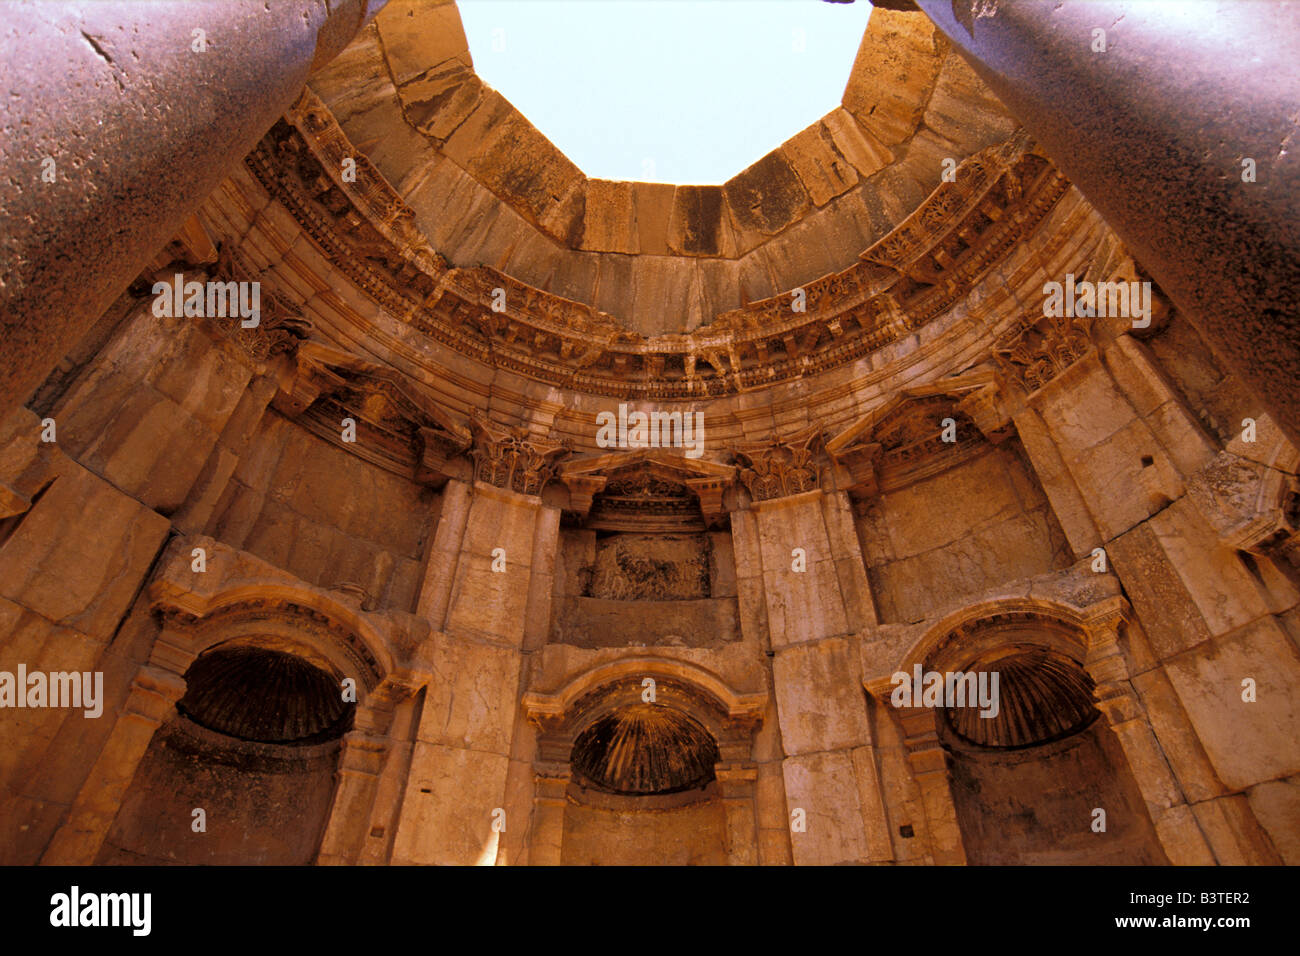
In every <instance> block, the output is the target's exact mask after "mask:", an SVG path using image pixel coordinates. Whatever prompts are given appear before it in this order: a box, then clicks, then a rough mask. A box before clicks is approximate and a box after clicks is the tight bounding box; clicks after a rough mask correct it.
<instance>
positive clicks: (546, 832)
mask: <svg viewBox="0 0 1300 956" xmlns="http://www.w3.org/2000/svg"><path fill="white" fill-rule="evenodd" d="M568 789H569V768H568V765H567V764H564V765H563V766H561V765H555V766H541V767H538V769H537V775H536V777H535V785H534V788H533V832H532V840H531V841H530V843H529V846H528V863H529V865H530V866H559V865H560V862H561V854H562V852H563V849H564V803H565V799H566V798H565V793H566V792H567V791H568Z"/></svg>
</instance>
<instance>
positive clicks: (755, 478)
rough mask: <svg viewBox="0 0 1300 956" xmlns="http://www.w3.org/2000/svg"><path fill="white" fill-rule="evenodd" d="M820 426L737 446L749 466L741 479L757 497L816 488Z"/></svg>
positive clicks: (739, 458) (818, 478) (743, 471)
mask: <svg viewBox="0 0 1300 956" xmlns="http://www.w3.org/2000/svg"><path fill="white" fill-rule="evenodd" d="M821 442H822V433H821V428H820V426H815V425H814V426H812V427H810V428H806V429H804V430H803V431H801V432H799V433H798V434H796V435H792V436H791V437H790V438H789V439H787V440H785V441H771V442H752V443H749V444H744V445H737V446H736V447H735V448H734V449H733V450H734V451H735V453H736V458H737V459H738V460H739V461H741V462H743V463H744V465H745V467H743V468H741V470H740V480H741V481H742V482H744V484H745V487H746V488H748V489H749V493H750V495H751V496H752V497H753V499H754V500H755V501H768V500H770V499H772V498H785V497H788V496H790V495H797V494H802V493H803V492H805V491H814V490H815V489H817V488H818V487H819V485H820V484H821V465H820V464H819V462H818V461H817V455H818V452H819V451H820V450H821Z"/></svg>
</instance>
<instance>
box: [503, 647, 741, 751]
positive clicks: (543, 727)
mask: <svg viewBox="0 0 1300 956" xmlns="http://www.w3.org/2000/svg"><path fill="white" fill-rule="evenodd" d="M647 681H649V683H647ZM646 704H650V706H652V707H658V708H667V709H668V710H671V711H675V712H676V713H677V714H680V715H684V716H685V717H687V718H689V719H690V721H691V722H693V723H694V724H696V725H698V726H699V727H701V728H703V729H704V730H705V731H707V733H708V735H709V736H710V737H712V739H713V741H714V743H716V745H717V761H718V763H717V766H718V767H719V768H722V767H724V766H726V767H732V766H741V765H747V764H750V763H751V761H752V760H753V748H754V734H755V733H756V732H757V730H758V728H759V726H760V725H761V724H762V722H763V712H764V710H765V709H766V706H767V694H766V693H741V692H737V691H735V690H733V689H732V688H731V687H729V686H727V685H726V684H725V683H723V682H722V681H721V680H720V679H719V678H718V677H717V676H716V675H714V674H712V673H711V672H708V671H705V670H704V669H703V668H700V667H698V666H696V665H694V664H688V663H686V662H684V661H676V660H672V659H670V658H649V657H648V658H627V659H624V660H621V661H618V662H615V663H612V664H607V665H604V666H601V667H598V668H596V669H594V670H592V671H589V672H587V673H584V674H581V675H579V676H578V677H576V678H574V679H573V680H572V681H570V682H569V683H568V684H567V685H566V686H564V687H562V688H560V689H559V690H558V691H555V692H550V693H548V692H542V691H529V692H528V693H526V694H524V698H523V707H524V714H525V716H526V717H527V718H528V720H529V721H530V722H531V723H532V724H533V725H534V726H536V727H537V729H538V732H539V733H538V741H537V744H538V746H537V762H538V765H539V770H540V768H542V767H547V766H550V767H564V768H567V767H568V766H569V761H570V758H571V757H572V756H573V754H574V743H575V742H576V741H577V739H578V737H579V736H580V735H581V734H582V733H583V731H585V730H587V729H588V728H590V727H593V726H595V725H596V724H598V723H599V722H601V721H602V720H603V719H605V718H608V717H612V716H614V715H618V714H621V713H622V714H626V713H629V712H638V711H641V710H643V709H644V706H645V705H646ZM664 726H665V727H666V728H669V729H671V728H673V727H677V726H678V724H676V723H674V722H672V721H665V722H664Z"/></svg>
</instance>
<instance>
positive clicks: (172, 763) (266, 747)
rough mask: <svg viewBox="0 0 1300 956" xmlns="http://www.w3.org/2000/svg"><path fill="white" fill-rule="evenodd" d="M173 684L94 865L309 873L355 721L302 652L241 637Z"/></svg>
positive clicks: (312, 657)
mask: <svg viewBox="0 0 1300 956" xmlns="http://www.w3.org/2000/svg"><path fill="white" fill-rule="evenodd" d="M184 680H185V685H186V686H185V693H184V695H183V696H182V697H181V699H180V700H179V701H178V702H177V705H176V708H175V710H174V712H173V713H172V714H171V715H170V716H169V717H168V718H167V719H166V720H165V721H164V722H163V724H162V726H160V727H159V728H158V730H157V731H156V732H155V733H154V735H153V737H152V739H151V740H150V742H149V746H148V749H147V750H146V751H145V754H144V756H143V758H142V759H141V761H140V764H139V766H138V767H137V769H136V772H135V775H134V777H133V778H132V781H131V784H130V786H129V787H128V788H127V791H126V794H125V796H124V798H123V801H122V805H121V809H120V810H119V811H118V814H117V816H116V817H115V818H114V820H113V824H112V826H111V827H110V829H109V832H108V836H107V838H106V839H105V842H104V844H103V846H102V847H101V849H100V852H99V856H98V860H97V862H99V863H145V864H166V863H183V864H278V865H301V864H306V863H311V862H312V861H313V860H314V859H315V858H316V855H317V852H318V850H319V847H320V843H321V838H322V835H323V833H324V831H325V827H326V824H327V821H328V819H329V813H330V807H331V804H332V802H333V798H334V790H335V773H336V771H337V769H338V764H339V755H340V751H341V749H342V746H343V737H344V735H345V734H346V733H347V732H349V731H350V730H351V729H352V726H353V723H354V720H355V716H356V704H355V702H349V701H347V700H345V699H344V696H345V695H344V694H343V693H342V692H341V687H342V677H341V675H340V673H339V672H338V671H337V670H336V669H335V668H334V667H332V666H331V664H330V663H329V661H328V659H327V658H325V657H323V656H322V655H320V654H318V653H315V652H314V651H313V650H312V648H311V647H310V646H309V645H308V644H305V643H294V642H292V641H289V640H287V639H286V638H285V636H284V635H283V634H276V635H263V634H259V633H257V632H251V633H245V634H240V635H239V636H236V637H232V638H230V639H229V640H226V641H223V642H220V643H216V644H214V645H212V646H210V647H208V648H207V649H206V650H205V651H204V652H203V653H202V654H200V655H198V656H197V657H196V658H195V660H194V662H193V663H192V664H191V665H190V666H189V668H188V669H187V670H186V672H185V674H184ZM199 811H201V812H199Z"/></svg>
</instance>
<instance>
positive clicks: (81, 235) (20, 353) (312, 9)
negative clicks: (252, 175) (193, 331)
mask: <svg viewBox="0 0 1300 956" xmlns="http://www.w3.org/2000/svg"><path fill="white" fill-rule="evenodd" d="M385 2H386V0H343V2H339V3H330V4H325V3H320V2H312V0H282V2H277V3H270V4H264V3H263V2H262V0H229V2H223V3H203V4H198V3H188V2H179V0H177V2H165V3H163V2H160V3H145V2H120V3H78V2H65V0H47V2H43V3H33V4H21V3H5V4H4V6H3V11H4V17H3V19H4V27H3V30H4V40H3V43H4V49H5V52H4V55H3V56H0V86H3V87H4V88H5V89H6V90H10V91H13V95H6V96H5V97H4V99H3V101H2V102H0V126H3V127H4V129H5V130H6V131H7V133H6V135H5V137H4V138H3V141H0V172H3V178H4V180H5V181H6V182H7V183H9V184H12V187H13V188H6V190H5V191H4V193H3V195H0V415H3V414H7V413H8V412H10V411H11V410H12V409H14V408H15V407H17V406H18V405H20V404H21V403H22V402H23V401H25V400H26V398H27V396H28V395H29V394H30V393H31V391H32V389H34V388H35V387H36V386H37V385H39V384H40V382H41V381H42V379H44V378H45V376H46V375H48V374H49V372H50V370H51V369H53V368H54V366H55V365H56V364H58V361H59V359H60V358H61V357H62V356H63V354H64V353H65V352H66V351H67V349H68V347H69V346H70V345H71V344H72V343H74V342H76V341H77V339H78V338H79V337H80V336H81V334H82V333H83V332H85V330H86V329H87V328H89V327H90V325H91V324H92V323H93V322H94V321H95V319H96V318H98V317H99V315H100V314H101V313H102V312H103V311H104V309H105V308H107V307H108V305H109V303H110V302H112V301H113V299H115V298H116V297H117V296H118V295H120V294H121V292H122V290H123V289H125V288H126V286H127V284H128V283H129V282H130V281H131V280H132V279H134V278H135V277H136V275H137V274H139V272H140V270H141V269H143V268H144V266H145V265H146V263H147V262H148V261H149V259H150V257H151V256H153V255H155V254H156V253H157V252H158V250H159V249H161V248H162V247H163V246H164V245H165V244H166V242H167V240H168V239H170V238H171V236H172V235H174V234H175V233H176V231H177V230H178V229H179V228H180V226H181V224H182V223H183V222H184V221H185V219H186V217H187V216H189V215H190V214H191V213H192V212H193V211H194V210H195V209H196V208H197V207H198V206H199V204H200V203H202V202H203V200H204V199H206V198H207V196H208V194H209V193H211V192H212V190H213V189H214V188H216V186H217V184H218V183H220V182H221V180H222V179H223V178H224V177H225V176H227V175H228V174H229V172H230V170H231V169H232V168H233V167H234V166H235V164H236V163H238V162H239V161H240V159H242V158H243V157H244V156H245V155H246V154H247V153H248V151H249V150H250V149H252V147H253V146H254V144H255V143H256V142H257V141H258V139H259V138H261V137H262V135H263V134H265V132H266V131H267V129H269V128H270V126H271V124H272V123H274V122H275V120H276V118H277V117H278V116H279V115H280V114H281V113H283V112H284V111H285V110H286V109H288V108H289V106H290V105H292V103H293V100H294V98H295V97H296V96H297V95H298V94H299V93H300V92H301V90H302V87H303V84H304V83H305V82H306V80H307V77H308V75H309V74H310V72H311V71H312V70H313V69H315V68H317V67H319V66H321V65H323V64H325V63H327V62H328V61H329V60H331V59H333V58H334V56H335V55H336V54H338V53H339V52H340V51H341V50H342V49H343V48H344V47H345V46H346V45H347V44H348V42H349V41H351V39H352V37H353V36H355V35H356V33H357V31H358V30H359V29H360V28H361V27H362V26H363V25H364V24H365V22H366V21H367V20H368V19H369V18H370V17H371V16H373V15H374V14H375V13H376V12H378V10H379V9H380V8H381V7H382V6H383V5H384V3H385ZM200 31H201V32H200ZM51 161H52V165H51Z"/></svg>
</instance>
